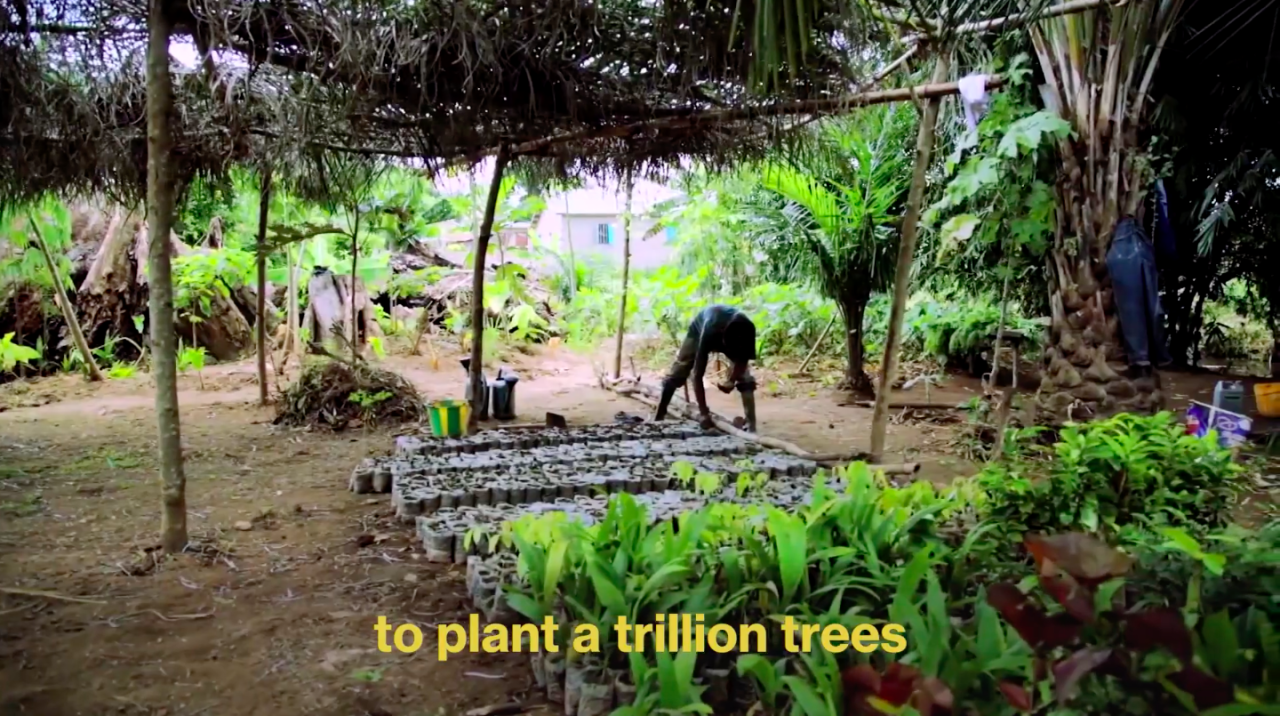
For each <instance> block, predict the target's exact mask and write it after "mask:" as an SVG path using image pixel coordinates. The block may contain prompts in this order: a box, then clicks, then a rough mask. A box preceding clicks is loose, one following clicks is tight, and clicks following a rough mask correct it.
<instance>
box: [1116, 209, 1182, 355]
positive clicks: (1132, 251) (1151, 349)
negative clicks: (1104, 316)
mask: <svg viewBox="0 0 1280 716" xmlns="http://www.w3.org/2000/svg"><path fill="white" fill-rule="evenodd" d="M1107 271H1108V272H1109V273H1110V274H1111V288H1112V293H1113V296H1114V298H1115V303H1116V313H1117V314H1118V315H1119V317H1120V333H1121V334H1122V336H1123V338H1124V345H1125V352H1126V354H1127V356H1128V359H1129V365H1138V366H1141V365H1150V364H1151V359H1152V357H1153V354H1154V357H1155V360H1156V363H1159V364H1164V363H1168V362H1169V360H1170V358H1169V350H1168V347H1167V346H1166V345H1165V340H1164V308H1163V307H1161V305H1160V290H1159V283H1158V274H1157V271H1156V257H1155V252H1154V251H1153V250H1152V247H1151V242H1150V241H1148V240H1147V237H1146V233H1145V232H1144V231H1143V230H1142V227H1141V226H1140V225H1138V222H1137V221H1135V220H1134V219H1132V218H1128V217H1126V218H1124V219H1121V220H1120V223H1119V224H1117V225H1116V235H1115V239H1113V240H1112V242H1111V249H1110V250H1109V251H1107Z"/></svg>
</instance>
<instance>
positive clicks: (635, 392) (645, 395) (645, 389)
mask: <svg viewBox="0 0 1280 716" xmlns="http://www.w3.org/2000/svg"><path fill="white" fill-rule="evenodd" d="M602 383H603V384H604V385H605V386H606V387H608V388H609V389H610V390H612V391H613V392H615V393H617V394H618V395H622V396H625V397H628V398H631V399H632V400H638V401H640V402H641V403H644V404H646V405H649V406H651V407H657V405H658V400H659V399H661V397H662V394H661V392H660V391H658V390H657V389H656V388H654V387H653V386H650V385H645V384H644V383H641V382H640V381H639V380H638V379H633V378H619V379H617V380H612V379H609V378H604V379H603V380H602ZM669 410H671V412H673V413H676V414H678V415H681V416H682V417H685V418H687V419H690V420H696V419H697V417H696V416H697V413H696V411H695V410H694V408H693V406H692V405H690V404H688V403H686V402H685V401H683V400H681V399H680V398H679V397H674V396H673V397H672V399H671V405H670V406H669ZM711 422H712V423H713V424H714V425H715V426H716V429H717V430H719V431H721V432H723V433H726V434H728V435H732V436H734V437H736V438H741V439H742V440H750V441H751V442H754V443H757V444H759V445H763V446H764V447H767V448H772V449H774V450H782V451H783V452H787V453H790V454H792V455H795V456H796V457H799V458H804V459H805V460H813V461H814V462H816V463H819V464H820V465H823V466H824V467H832V466H834V465H838V464H843V463H848V462H856V461H859V460H866V458H867V454H866V453H865V452H862V451H860V450H858V451H853V452H847V453H818V454H814V453H810V452H809V451H807V450H805V449H804V448H801V447H800V446H798V445H796V444H795V443H791V442H787V441H786V440H781V439H779V438H771V437H768V436H765V435H758V434H756V433H749V432H747V431H745V430H742V429H740V428H738V427H736V426H734V424H733V422H732V421H730V420H729V419H727V418H726V417H725V416H723V415H720V414H718V413H715V412H712V413H711ZM872 467H874V468H875V469H877V470H880V471H881V472H883V473H885V474H886V475H913V474H915V473H917V472H919V471H920V463H915V462H908V463H898V464H884V465H872Z"/></svg>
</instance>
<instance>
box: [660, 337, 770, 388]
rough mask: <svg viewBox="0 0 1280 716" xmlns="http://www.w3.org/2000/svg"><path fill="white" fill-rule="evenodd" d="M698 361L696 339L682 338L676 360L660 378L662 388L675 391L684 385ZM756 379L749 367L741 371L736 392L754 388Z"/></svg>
mask: <svg viewBox="0 0 1280 716" xmlns="http://www.w3.org/2000/svg"><path fill="white" fill-rule="evenodd" d="M697 361H698V339H697V338H696V337H694V336H689V337H687V338H685V339H684V343H681V344H680V350H679V352H677V353H676V360H675V362H674V363H672V364H671V368H670V369H669V370H668V371H667V377H666V378H663V380H662V387H663V388H664V389H668V390H671V391H672V392H674V391H675V389H676V388H679V387H680V386H682V385H684V384H685V383H687V382H688V381H689V376H691V375H693V368H694V366H695V365H696V364H697ZM755 386H756V379H755V378H754V377H752V375H751V369H750V368H748V369H747V370H745V371H743V373H742V378H741V379H740V380H739V381H738V382H737V384H736V387H737V388H738V392H742V390H743V388H747V387H750V388H752V389H754V388H755Z"/></svg>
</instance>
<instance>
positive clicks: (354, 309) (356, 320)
mask: <svg viewBox="0 0 1280 716" xmlns="http://www.w3.org/2000/svg"><path fill="white" fill-rule="evenodd" d="M352 211H353V212H354V214H355V221H354V228H353V229H352V231H351V360H356V359H357V358H359V357H360V317H359V313H360V308H361V307H360V304H359V303H358V302H357V301H356V261H357V260H358V259H359V258H360V207H358V206H357V207H355V208H353V209H352Z"/></svg>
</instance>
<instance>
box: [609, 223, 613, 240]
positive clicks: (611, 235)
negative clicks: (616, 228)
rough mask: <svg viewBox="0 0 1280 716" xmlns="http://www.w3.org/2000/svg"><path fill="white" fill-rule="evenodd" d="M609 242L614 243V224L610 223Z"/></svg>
mask: <svg viewBox="0 0 1280 716" xmlns="http://www.w3.org/2000/svg"><path fill="white" fill-rule="evenodd" d="M609 243H610V244H612V243H613V224H609Z"/></svg>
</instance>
